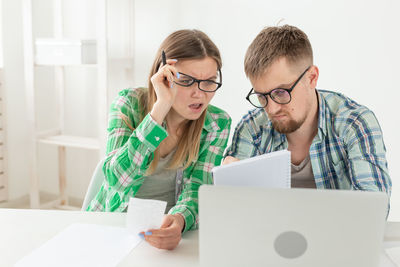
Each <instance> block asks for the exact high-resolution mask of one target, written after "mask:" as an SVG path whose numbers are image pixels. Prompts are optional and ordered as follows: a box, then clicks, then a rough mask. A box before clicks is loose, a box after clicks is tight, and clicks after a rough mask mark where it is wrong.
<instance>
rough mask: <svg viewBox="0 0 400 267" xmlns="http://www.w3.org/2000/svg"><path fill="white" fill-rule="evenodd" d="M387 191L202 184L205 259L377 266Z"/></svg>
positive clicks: (275, 265) (305, 266)
mask: <svg viewBox="0 0 400 267" xmlns="http://www.w3.org/2000/svg"><path fill="white" fill-rule="evenodd" d="M387 208H388V198H387V195H386V194H385V193H382V192H362V191H341V190H315V189H282V188H260V187H257V188H256V187H237V186H212V185H202V186H201V187H200V190H199V218H200V229H199V249H200V251H199V252H200V265H201V266H203V267H205V266H207V267H209V266H229V267H232V266H272V267H283V266H285V267H291V266H296V267H322V266H323V267H339V266H340V267H347V266H348V267H377V266H379V260H380V253H381V247H382V241H383V234H384V227H385V223H386V213H387Z"/></svg>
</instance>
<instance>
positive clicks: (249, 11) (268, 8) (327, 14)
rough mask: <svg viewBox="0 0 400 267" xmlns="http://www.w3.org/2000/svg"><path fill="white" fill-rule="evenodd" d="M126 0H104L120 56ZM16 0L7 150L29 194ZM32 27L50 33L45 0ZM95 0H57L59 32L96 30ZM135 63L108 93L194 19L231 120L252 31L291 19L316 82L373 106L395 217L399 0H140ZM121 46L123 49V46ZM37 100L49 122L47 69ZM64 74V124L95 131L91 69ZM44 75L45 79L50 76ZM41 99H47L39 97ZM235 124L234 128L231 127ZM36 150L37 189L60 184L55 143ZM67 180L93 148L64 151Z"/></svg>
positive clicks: (143, 73)
mask: <svg viewBox="0 0 400 267" xmlns="http://www.w3.org/2000/svg"><path fill="white" fill-rule="evenodd" d="M129 1H133V0H118V1H117V0H115V1H114V0H113V1H109V5H111V8H110V10H111V11H110V12H111V13H112V16H113V17H112V18H111V20H110V24H111V26H110V28H109V34H110V35H111V38H110V39H109V48H110V53H111V54H112V55H113V57H116V58H118V57H121V51H129V50H130V49H132V47H127V42H128V40H129V39H130V38H131V37H129V38H128V37H127V36H128V35H125V31H127V28H128V29H129V27H127V28H126V25H128V24H129V23H130V21H129V20H127V19H126V10H127V7H128V6H129V3H131V4H132V2H129ZM21 2H22V0H3V9H2V26H3V49H4V68H5V72H4V75H5V87H6V94H7V95H6V97H7V100H8V103H9V104H8V105H7V111H6V113H7V114H8V118H7V122H8V134H7V141H8V148H9V151H8V158H9V166H8V173H9V186H10V198H11V199H14V198H17V197H19V196H22V195H25V194H27V193H28V186H29V179H28V168H27V165H26V162H27V161H28V158H27V156H26V153H25V148H26V147H27V144H28V141H29V137H28V136H26V135H25V134H24V133H25V132H26V125H25V122H26V120H27V118H26V109H25V102H24V101H25V100H24V89H23V88H24V84H23V78H22V77H23V58H22V55H23V48H22V16H21V8H22V5H21ZM34 4H35V6H34V8H35V14H36V15H35V18H34V21H35V25H36V30H35V35H36V36H38V37H39V36H40V37H46V36H49V35H50V33H51V26H50V25H51V24H50V22H49V20H51V16H49V15H46V14H49V13H50V12H51V8H50V6H51V0H34ZM93 6H95V0H85V1H82V0H68V1H64V7H65V12H66V14H65V15H66V19H65V29H64V30H65V32H66V35H67V36H70V37H85V38H89V37H93V36H94V33H95V26H96V25H95V23H94V22H95V19H94V12H93ZM134 8H135V17H134V23H135V24H134V27H135V28H134V33H135V35H134V36H133V37H132V39H134V40H135V43H134V58H135V61H134V72H133V74H132V73H130V72H129V71H124V72H122V71H121V72H113V74H112V79H113V80H114V84H116V86H115V87H111V88H110V97H113V96H114V95H115V93H116V91H118V90H119V89H121V88H123V87H127V86H129V85H130V84H129V83H127V82H126V80H128V79H129V78H130V77H129V76H130V75H133V77H134V80H135V83H134V84H133V85H134V86H143V85H146V84H147V77H148V72H149V70H150V66H151V64H152V61H153V59H154V55H155V51H156V50H157V48H158V46H159V44H160V43H161V41H162V40H163V39H164V38H165V37H166V36H167V35H168V34H169V33H171V32H172V31H175V30H178V29H182V28H197V29H201V30H203V31H205V32H206V33H207V34H208V35H209V36H210V37H211V38H212V39H213V40H214V42H215V43H216V44H217V46H218V47H219V48H220V50H221V53H222V57H223V61H224V67H223V77H224V81H223V82H224V85H223V87H222V88H221V89H220V91H219V92H218V93H217V95H216V97H215V98H214V99H213V104H215V105H218V106H220V107H222V108H224V109H225V110H226V111H228V112H229V113H230V114H231V116H232V118H233V126H235V125H236V123H237V122H238V121H239V120H240V118H241V116H242V115H243V114H244V113H245V112H246V111H247V110H248V109H249V108H251V106H250V105H249V104H247V103H246V101H245V99H244V97H245V95H246V93H247V92H248V90H249V89H250V87H251V85H250V83H249V81H248V80H247V79H246V77H245V75H244V72H243V58H244V54H245V52H246V49H247V47H248V45H249V44H250V42H251V41H252V40H253V38H254V37H255V36H256V34H257V33H258V32H259V31H260V30H261V29H262V28H263V27H264V26H270V25H276V24H277V23H278V22H279V21H280V20H281V19H284V20H283V22H281V24H284V23H288V24H292V25H296V26H298V27H300V28H301V29H303V30H304V31H305V32H306V33H307V34H308V36H309V38H310V40H311V43H312V45H313V48H314V54H315V64H316V65H317V66H318V67H319V68H320V80H319V85H318V88H324V89H330V90H336V91H340V92H342V93H344V94H346V95H348V96H350V97H352V98H354V99H355V100H357V101H358V102H359V103H361V104H364V105H366V106H368V107H370V108H371V109H372V110H373V111H374V112H375V114H376V115H377V117H378V119H379V121H380V123H381V126H382V128H383V131H384V138H385V143H386V147H387V152H388V153H387V158H388V162H389V171H390V174H391V177H392V180H393V194H392V211H391V214H390V219H396V220H400V189H398V186H399V184H400V182H399V176H400V164H397V161H398V158H399V156H395V153H396V151H400V140H399V139H398V138H397V136H398V135H396V128H395V127H396V126H397V125H398V124H399V123H400V119H399V118H398V116H397V114H396V113H398V112H397V111H396V109H395V107H396V104H397V101H398V99H399V97H400V93H399V91H400V90H399V89H400V88H399V87H400V85H399V82H398V80H397V78H398V76H399V75H398V74H399V67H398V62H400V52H399V50H398V47H400V37H399V34H398V28H399V26H400V18H399V16H398V11H399V10H400V2H399V1H397V0H382V1H379V2H378V1H362V0H353V1H345V0H336V1H311V0H299V1H287V0H284V1H271V0H259V1H255V0H253V1H249V0H247V1H245V0H241V1H239V0H236V1H235V0H232V1H222V0H202V1H194V0H168V1H165V0H148V1H143V0H137V1H134ZM122 54H124V53H122ZM37 72H38V77H41V78H38V81H37V82H38V87H39V89H40V90H39V92H38V93H39V96H42V97H48V99H49V101H47V102H46V100H40V101H42V104H41V105H40V109H39V113H38V116H40V117H41V118H42V119H41V120H40V121H39V126H40V127H43V128H45V127H48V126H49V125H50V126H51V125H53V124H55V123H56V117H55V116H54V113H53V112H54V110H55V109H56V104H55V102H52V101H51V100H52V99H54V98H55V99H56V98H57V96H56V95H55V94H54V92H53V91H52V89H51V88H52V85H51V84H52V79H51V75H52V70H51V69H47V70H46V69H37ZM67 75H69V77H71V79H70V81H72V83H68V84H67V87H68V88H70V91H69V94H68V95H67V101H69V102H74V103H75V104H76V108H75V109H70V110H67V111H66V114H67V126H66V127H67V130H68V131H69V132H78V133H81V134H85V135H88V136H94V135H97V134H98V133H97V132H96V131H95V130H94V129H97V127H96V125H95V123H94V122H93V120H92V116H91V114H90V112H87V111H85V107H87V106H90V105H91V104H92V103H94V102H95V95H96V86H95V84H93V83H92V81H91V78H93V76H94V75H95V73H93V70H85V71H83V72H82V71H80V70H79V69H77V68H75V69H69V70H68V72H67ZM49 77H50V78H49ZM43 101H44V102H43ZM232 131H233V127H232ZM39 153H42V155H45V156H44V157H43V159H42V160H41V161H40V162H39V163H40V170H41V175H42V177H41V189H42V190H44V191H49V192H57V178H56V172H57V166H56V160H55V157H56V150H55V148H54V147H49V146H40V148H39ZM68 153H69V154H68V167H69V168H68V172H67V176H68V177H67V179H68V185H69V186H70V188H69V192H68V193H69V195H71V196H75V197H83V194H84V192H85V190H86V186H87V183H88V182H89V178H90V175H91V171H92V169H93V168H94V166H95V164H96V161H97V155H95V154H96V153H95V152H82V151H81V150H75V149H70V150H69V152H68Z"/></svg>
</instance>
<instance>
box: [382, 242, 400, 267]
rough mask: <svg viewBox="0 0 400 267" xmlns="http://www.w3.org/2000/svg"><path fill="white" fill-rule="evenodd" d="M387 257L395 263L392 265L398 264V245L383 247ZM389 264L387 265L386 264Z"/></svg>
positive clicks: (399, 248) (399, 263)
mask: <svg viewBox="0 0 400 267" xmlns="http://www.w3.org/2000/svg"><path fill="white" fill-rule="evenodd" d="M385 252H386V254H387V256H388V258H389V259H390V260H391V261H392V262H393V263H394V264H395V265H392V266H393V267H394V266H400V247H392V248H387V249H385ZM387 266H389V265H387Z"/></svg>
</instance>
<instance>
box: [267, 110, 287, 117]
mask: <svg viewBox="0 0 400 267" xmlns="http://www.w3.org/2000/svg"><path fill="white" fill-rule="evenodd" d="M282 115H288V113H287V112H282V111H280V112H278V113H275V114H268V116H269V117H276V116H282Z"/></svg>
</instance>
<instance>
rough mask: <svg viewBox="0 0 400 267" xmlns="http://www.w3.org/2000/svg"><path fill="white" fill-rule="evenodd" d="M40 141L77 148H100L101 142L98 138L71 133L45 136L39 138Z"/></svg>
mask: <svg viewBox="0 0 400 267" xmlns="http://www.w3.org/2000/svg"><path fill="white" fill-rule="evenodd" d="M38 141H39V142H40V143H44V144H51V145H58V146H65V147H75V148H86V149H96V150H97V149H100V143H99V139H98V138H89V137H81V136H71V135H55V136H48V137H45V138H40V139H39V140H38Z"/></svg>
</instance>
